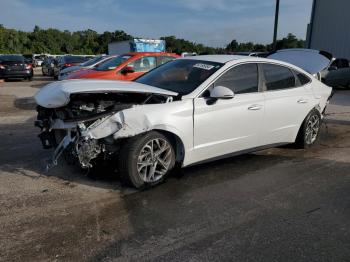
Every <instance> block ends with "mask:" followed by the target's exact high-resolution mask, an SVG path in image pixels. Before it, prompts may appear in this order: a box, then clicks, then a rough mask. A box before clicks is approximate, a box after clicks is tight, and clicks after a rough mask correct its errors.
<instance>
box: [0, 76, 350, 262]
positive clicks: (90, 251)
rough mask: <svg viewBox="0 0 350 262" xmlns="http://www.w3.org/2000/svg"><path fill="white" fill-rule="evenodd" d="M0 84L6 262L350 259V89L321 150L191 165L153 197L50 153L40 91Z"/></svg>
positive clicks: (0, 252) (341, 93)
mask: <svg viewBox="0 0 350 262" xmlns="http://www.w3.org/2000/svg"><path fill="white" fill-rule="evenodd" d="M50 81H52V80H51V79H50V78H48V77H43V76H41V75H40V71H39V70H36V76H35V78H34V81H32V82H28V81H11V82H5V83H0V145H1V146H0V207H1V208H0V232H1V234H0V261H239V262H243V261H283V262H284V261H293V262H296V261H305V262H311V261H315V262H320V261H337V262H338V261H350V91H347V90H341V89H339V90H337V92H336V94H335V96H334V97H333V99H332V100H331V104H330V105H329V107H328V109H327V116H326V119H325V121H324V124H323V126H322V131H321V136H320V139H319V142H318V144H317V145H316V146H315V147H313V148H311V149H307V150H298V149H293V148H289V147H284V148H276V149H269V150H264V151H260V152H257V153H253V154H246V155H242V156H237V157H232V158H228V159H224V160H219V161H215V162H212V163H207V164H203V165H198V166H193V167H190V168H185V169H183V170H182V171H177V172H174V174H173V175H172V176H171V177H170V178H169V179H168V180H167V181H166V182H165V183H163V184H162V185H160V186H158V187H155V188H152V189H150V190H147V191H137V190H134V189H132V188H126V187H123V186H121V184H120V182H119V178H118V176H117V175H116V174H113V173H111V172H108V171H106V170H101V171H100V172H99V174H98V177H91V176H90V175H89V174H86V173H85V172H84V171H82V170H80V169H79V168H77V167H76V166H70V165H68V164H66V163H64V162H63V161H60V163H59V166H57V167H56V168H54V169H52V170H50V171H49V172H46V171H45V168H44V167H45V158H46V157H47V156H48V152H47V151H46V150H44V149H42V148H41V144H40V141H39V139H38V138H37V134H38V129H37V128H35V127H34V126H33V121H34V119H35V110H34V108H35V103H34V101H33V98H32V96H33V94H34V93H35V92H36V91H37V90H39V88H41V87H42V86H43V85H44V84H46V83H48V82H50Z"/></svg>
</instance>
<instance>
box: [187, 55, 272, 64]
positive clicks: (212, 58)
mask: <svg viewBox="0 0 350 262" xmlns="http://www.w3.org/2000/svg"><path fill="white" fill-rule="evenodd" d="M181 59H190V60H202V61H209V62H217V63H224V64H225V63H227V62H230V61H236V60H255V61H256V60H261V61H266V59H263V58H258V57H251V56H244V55H198V56H186V57H183V58H181Z"/></svg>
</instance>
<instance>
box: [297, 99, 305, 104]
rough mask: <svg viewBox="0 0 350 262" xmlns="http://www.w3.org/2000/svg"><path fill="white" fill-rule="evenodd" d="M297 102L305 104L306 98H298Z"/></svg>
mask: <svg viewBox="0 0 350 262" xmlns="http://www.w3.org/2000/svg"><path fill="white" fill-rule="evenodd" d="M298 103H299V104H306V103H307V100H306V99H299V100H298Z"/></svg>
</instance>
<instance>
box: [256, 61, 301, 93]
mask: <svg viewBox="0 0 350 262" xmlns="http://www.w3.org/2000/svg"><path fill="white" fill-rule="evenodd" d="M262 68H263V72H264V76H265V84H266V89H267V91H271V90H281V89H288V88H293V87H295V78H294V75H293V73H292V71H291V70H289V69H288V68H286V67H283V66H279V65H272V64H263V65H262Z"/></svg>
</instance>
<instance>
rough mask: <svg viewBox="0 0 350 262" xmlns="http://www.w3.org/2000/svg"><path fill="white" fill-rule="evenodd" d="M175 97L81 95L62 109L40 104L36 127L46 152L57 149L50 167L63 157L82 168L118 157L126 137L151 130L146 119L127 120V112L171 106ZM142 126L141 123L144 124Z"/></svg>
mask: <svg viewBox="0 0 350 262" xmlns="http://www.w3.org/2000/svg"><path fill="white" fill-rule="evenodd" d="M172 100H173V96H169V95H163V94H150V93H121V92H118V93H77V94H72V95H70V97H69V102H68V103H67V104H66V105H64V106H61V107H57V108H47V107H44V106H41V105H39V106H38V107H37V111H38V116H37V120H36V121H35V125H36V126H37V127H39V128H40V129H41V133H40V134H39V138H40V140H41V142H42V145H43V147H44V148H45V149H52V148H53V149H54V152H53V154H52V156H51V158H50V159H49V162H48V164H47V168H48V169H49V168H51V167H52V166H55V165H57V161H58V159H59V158H60V156H61V155H62V154H64V155H66V157H67V158H68V159H70V160H74V162H78V163H79V164H80V166H81V167H82V168H91V167H93V166H94V165H95V164H96V163H97V160H98V159H102V160H108V159H111V156H113V155H116V154H118V152H119V148H120V143H121V141H122V140H123V138H126V137H130V136H134V135H136V134H139V133H142V132H145V131H147V130H148V127H149V125H147V119H146V117H145V116H138V120H137V125H138V126H137V127H136V126H135V125H134V123H133V120H132V119H130V121H129V122H126V121H125V115H124V110H126V109H132V108H135V107H138V106H141V105H145V104H158V103H168V102H171V101H172ZM140 123H141V124H140Z"/></svg>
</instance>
